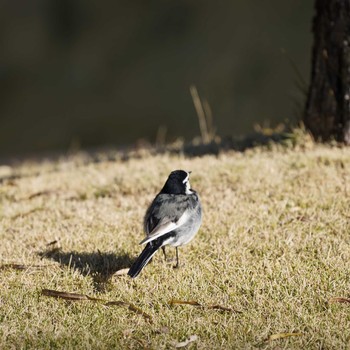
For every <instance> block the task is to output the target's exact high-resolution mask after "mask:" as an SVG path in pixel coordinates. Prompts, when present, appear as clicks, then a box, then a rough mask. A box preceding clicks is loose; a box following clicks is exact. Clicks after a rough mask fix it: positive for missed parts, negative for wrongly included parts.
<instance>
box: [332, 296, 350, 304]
mask: <svg viewBox="0 0 350 350" xmlns="http://www.w3.org/2000/svg"><path fill="white" fill-rule="evenodd" d="M329 303H350V298H342V297H335V298H330V299H329Z"/></svg>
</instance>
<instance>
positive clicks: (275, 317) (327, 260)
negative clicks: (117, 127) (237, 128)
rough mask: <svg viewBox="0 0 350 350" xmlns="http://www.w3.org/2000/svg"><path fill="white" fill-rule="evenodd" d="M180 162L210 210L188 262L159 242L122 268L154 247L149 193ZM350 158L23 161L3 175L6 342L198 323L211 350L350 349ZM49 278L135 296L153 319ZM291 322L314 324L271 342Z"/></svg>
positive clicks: (136, 337) (73, 339)
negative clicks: (166, 257) (134, 268)
mask: <svg viewBox="0 0 350 350" xmlns="http://www.w3.org/2000/svg"><path fill="white" fill-rule="evenodd" d="M180 168H183V169H186V170H191V171H192V176H191V184H192V186H193V188H195V189H196V190H197V191H198V192H199V194H200V196H201V200H202V204H203V209H204V221H203V225H202V228H201V229H200V231H199V233H198V235H197V236H196V237H195V239H194V240H193V241H192V242H191V243H190V244H189V245H188V246H186V247H183V248H180V250H179V253H180V262H181V263H182V268H181V269H179V270H174V269H173V268H172V265H171V264H169V263H166V262H164V261H163V256H162V254H161V253H158V254H156V255H155V257H154V259H153V261H152V263H151V264H149V265H148V266H147V267H146V268H145V269H144V271H143V272H142V273H141V275H140V276H139V277H138V278H137V279H136V280H132V279H130V278H129V277H128V276H126V275H122V276H116V275H115V274H114V273H115V272H116V271H118V270H120V269H123V268H126V267H128V266H130V264H131V262H132V261H133V259H134V258H135V257H136V256H137V254H138V253H139V252H140V251H141V247H140V246H139V245H138V242H139V241H140V240H141V239H142V238H143V233H142V220H143V214H144V211H145V209H146V208H147V205H148V203H149V202H150V201H151V200H152V199H153V197H154V195H155V194H156V193H157V191H159V189H160V188H161V187H162V185H163V182H164V181H165V179H166V177H167V175H168V173H169V172H170V171H172V170H174V169H180ZM7 170H8V169H7ZM349 170H350V150H349V149H346V148H331V147H327V146H310V147H307V149H303V148H298V149H297V150H295V149H292V148H283V147H274V146H271V147H269V149H266V148H265V149H263V148H255V149H252V150H249V151H246V152H245V153H238V152H228V153H222V154H220V155H219V156H217V157H216V156H204V157H201V158H185V157H183V156H171V155H159V156H147V155H144V157H142V158H141V159H129V160H127V161H108V160H103V159H102V160H101V161H99V162H87V161H86V160H84V161H83V160H82V159H81V158H80V157H79V156H77V157H71V158H70V159H69V160H67V159H63V160H61V161H57V162H53V163H51V162H46V163H45V164H29V163H26V164H23V165H21V166H20V167H19V168H17V169H12V172H13V174H16V176H14V177H11V176H9V177H7V178H3V180H2V184H1V187H0V240H1V244H0V257H1V264H2V267H3V268H2V269H1V270H0V276H1V288H0V348H3V349H11V348H33V349H38V348H42V349H44V348H45V349H47V348H62V349H67V348H77V349H79V348H80V349H87V348H91V349H100V348H101V349H103V348H113V347H114V348H137V349H139V348H151V349H158V348H173V347H174V346H175V345H176V344H177V343H178V342H181V341H184V340H186V339H188V338H189V337H190V336H191V335H196V336H197V340H195V341H194V342H192V343H190V344H189V345H188V347H189V348H199V349H223V348H247V349H248V348H252V347H258V348H270V347H271V348H276V347H277V348H284V347H286V348H300V349H306V348H307V349H316V348H337V349H340V348H346V347H347V346H348V345H349V343H350V333H349V332H348V330H349V329H350V304H347V303H329V300H330V298H332V297H347V298H348V297H350V274H349V261H350V247H349V244H350V235H349V233H350V224H349V222H350V211H349V207H350V206H349V204H350V199H349V194H350V193H349V191H350V181H349V180H350V175H349ZM54 241H56V242H54ZM50 242H51V243H52V242H53V243H52V244H51V245H48V244H49V243H50ZM169 253H171V254H174V252H173V251H172V249H169ZM13 263H16V264H23V265H25V266H24V269H22V270H21V269H17V268H15V266H4V264H13ZM38 266H39V267H38ZM42 289H52V290H57V291H65V292H74V293H81V294H86V295H88V296H90V297H94V298H101V299H103V300H105V301H125V302H128V303H131V304H133V305H134V306H135V307H137V308H139V309H140V310H142V311H143V312H145V313H146V314H147V315H149V316H150V317H151V318H152V320H151V321H149V319H147V318H145V317H144V316H143V315H142V314H140V313H137V312H134V311H133V310H130V309H129V308H128V307H125V306H123V305H115V306H106V305H105V304H104V303H103V302H94V301H88V300H83V301H76V302H72V301H66V300H62V299H56V298H50V297H48V296H44V295H42V294H41V290H42ZM172 299H179V300H186V301H189V300H194V301H197V302H198V303H200V304H202V305H203V306H204V307H197V306H193V305H170V304H169V303H170V301H171V300H172ZM210 305H211V306H212V305H221V306H224V307H228V308H231V309H234V310H235V311H234V312H232V311H223V310H220V309H213V308H209V307H206V306H210ZM280 333H301V335H300V334H296V335H295V336H287V337H285V338H281V339H277V340H270V341H268V339H269V337H270V336H272V335H275V334H280ZM278 337H279V336H277V337H276V338H278Z"/></svg>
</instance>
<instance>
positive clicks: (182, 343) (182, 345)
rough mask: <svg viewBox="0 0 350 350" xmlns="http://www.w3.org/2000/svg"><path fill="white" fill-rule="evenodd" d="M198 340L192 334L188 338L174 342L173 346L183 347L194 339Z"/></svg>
mask: <svg viewBox="0 0 350 350" xmlns="http://www.w3.org/2000/svg"><path fill="white" fill-rule="evenodd" d="M197 340H198V337H197V336H196V335H195V334H194V335H191V336H190V337H189V338H188V339H186V340H184V341H182V342H179V343H176V344H175V348H184V347H185V346H187V345H188V344H190V343H192V342H194V341H197Z"/></svg>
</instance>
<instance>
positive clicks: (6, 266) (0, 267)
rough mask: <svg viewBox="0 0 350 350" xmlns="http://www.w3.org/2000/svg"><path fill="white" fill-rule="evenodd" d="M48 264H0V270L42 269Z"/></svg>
mask: <svg viewBox="0 0 350 350" xmlns="http://www.w3.org/2000/svg"><path fill="white" fill-rule="evenodd" d="M47 266H50V265H23V264H3V265H0V270H6V269H14V270H27V269H43V268H44V267H47Z"/></svg>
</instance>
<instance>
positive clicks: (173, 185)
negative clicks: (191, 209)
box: [160, 170, 191, 194]
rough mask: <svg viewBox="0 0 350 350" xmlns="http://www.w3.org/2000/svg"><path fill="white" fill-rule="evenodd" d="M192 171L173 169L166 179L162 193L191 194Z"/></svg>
mask: <svg viewBox="0 0 350 350" xmlns="http://www.w3.org/2000/svg"><path fill="white" fill-rule="evenodd" d="M189 177H190V172H187V171H184V170H175V171H172V172H171V173H170V175H169V177H168V180H166V183H165V185H164V187H163V188H162V190H161V191H160V192H161V193H168V194H189V193H191V186H190V181H189Z"/></svg>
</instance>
